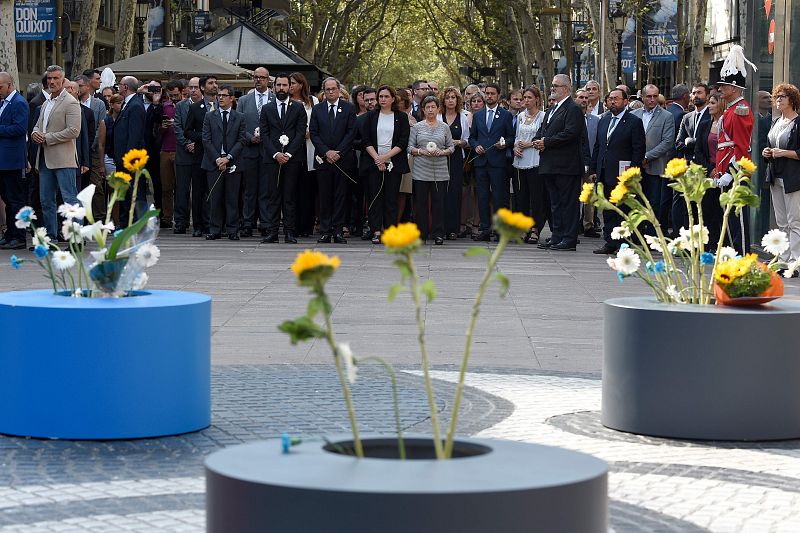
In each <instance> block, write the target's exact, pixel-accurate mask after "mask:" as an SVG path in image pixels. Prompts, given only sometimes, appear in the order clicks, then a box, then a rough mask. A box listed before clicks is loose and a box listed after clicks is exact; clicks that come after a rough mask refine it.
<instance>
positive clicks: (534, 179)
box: [519, 167, 553, 233]
mask: <svg viewBox="0 0 800 533" xmlns="http://www.w3.org/2000/svg"><path fill="white" fill-rule="evenodd" d="M519 173H520V180H521V181H522V182H523V183H527V191H528V206H529V209H530V213H526V214H528V215H530V216H531V217H533V227H534V228H536V231H537V232H538V233H541V232H542V229H544V226H545V224H547V223H548V222H549V223H550V229H551V230H552V229H553V227H552V226H553V223H552V220H553V217H552V214H551V212H550V194H549V193H548V192H547V187H546V186H545V184H544V177H542V176H541V175H540V174H539V167H533V168H526V169H522V170H520V171H519ZM523 187H525V185H523Z"/></svg>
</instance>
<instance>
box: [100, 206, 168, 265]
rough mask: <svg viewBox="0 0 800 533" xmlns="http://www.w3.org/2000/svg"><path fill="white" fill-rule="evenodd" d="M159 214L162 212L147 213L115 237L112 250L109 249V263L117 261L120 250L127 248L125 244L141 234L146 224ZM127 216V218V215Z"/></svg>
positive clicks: (155, 210)
mask: <svg viewBox="0 0 800 533" xmlns="http://www.w3.org/2000/svg"><path fill="white" fill-rule="evenodd" d="M159 213H161V211H160V210H158V209H153V210H151V211H148V212H146V213H145V214H144V215H142V218H140V219H139V220H137V221H136V222H134V223H133V225H131V226H128V227H127V228H125V229H124V230H122V232H121V233H120V234H119V235H117V236H116V237H114V241H113V242H112V243H111V248H109V249H108V259H109V261H113V260H114V259H116V258H117V253H118V252H119V250H120V248H122V247H123V246H125V244H126V243H127V242H128V239H130V238H131V237H132V236H134V235H136V234H137V233H139V232H140V231H141V230H142V228H143V227H144V226H145V224H147V221H148V220H150V219H151V218H153V217H157V216H158V215H159ZM125 216H127V214H126V215H125Z"/></svg>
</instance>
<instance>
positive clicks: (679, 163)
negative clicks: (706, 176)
mask: <svg viewBox="0 0 800 533" xmlns="http://www.w3.org/2000/svg"><path fill="white" fill-rule="evenodd" d="M687 170H689V164H688V163H687V162H686V160H685V159H684V158H682V157H676V158H675V159H673V160H671V161H670V162H669V163H667V168H666V170H665V171H664V173H665V174H666V175H667V176H669V177H670V178H673V179H675V178H677V177H678V176H681V175H683V174H685V173H686V171H687Z"/></svg>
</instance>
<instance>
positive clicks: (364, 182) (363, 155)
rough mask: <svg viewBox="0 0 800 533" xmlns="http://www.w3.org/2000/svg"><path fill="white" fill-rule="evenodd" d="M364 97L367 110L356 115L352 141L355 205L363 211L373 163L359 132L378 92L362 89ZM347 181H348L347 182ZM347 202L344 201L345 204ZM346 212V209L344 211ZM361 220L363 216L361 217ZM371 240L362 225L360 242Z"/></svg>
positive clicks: (367, 228)
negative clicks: (355, 164)
mask: <svg viewBox="0 0 800 533" xmlns="http://www.w3.org/2000/svg"><path fill="white" fill-rule="evenodd" d="M362 94H363V95H364V105H365V106H366V108H367V110H366V111H365V112H364V113H361V114H360V115H356V136H355V139H354V140H353V149H354V150H358V171H357V172H356V174H357V176H353V178H354V179H356V180H357V181H358V184H359V186H358V188H355V187H354V189H355V193H356V198H355V202H356V203H355V204H354V205H359V206H361V209H362V210H363V208H364V207H365V206H364V199H365V198H372V194H371V193H370V188H369V171H370V169H372V167H373V166H374V164H375V163H374V162H373V161H372V159H371V158H370V156H369V154H368V153H367V151H366V150H365V149H364V146H365V145H364V139H362V138H361V132H362V131H363V130H364V128H366V125H365V124H366V121H367V115H368V114H369V112H370V111H372V110H373V109H375V106H376V105H377V104H378V92H377V90H376V89H375V88H373V87H367V88H366V89H364V92H363V93H362ZM348 181H349V180H348ZM346 201H347V200H345V202H346ZM345 210H346V209H345ZM362 218H363V216H362ZM351 234H352V228H351ZM371 238H372V230H371V229H370V227H369V224H368V223H366V224H364V227H363V228H362V231H361V240H362V241H368V240H370V239H371Z"/></svg>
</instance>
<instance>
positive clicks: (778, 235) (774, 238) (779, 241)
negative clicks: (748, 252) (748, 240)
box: [761, 229, 789, 256]
mask: <svg viewBox="0 0 800 533" xmlns="http://www.w3.org/2000/svg"><path fill="white" fill-rule="evenodd" d="M761 246H762V247H763V248H764V249H765V250H766V251H767V252H769V253H771V254H772V255H775V256H779V255H781V254H783V253H784V252H786V250H788V249H789V239H788V238H787V237H786V234H785V233H784V232H782V231H781V230H779V229H771V230H769V231H768V232H767V234H766V235H764V237H762V239H761Z"/></svg>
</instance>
